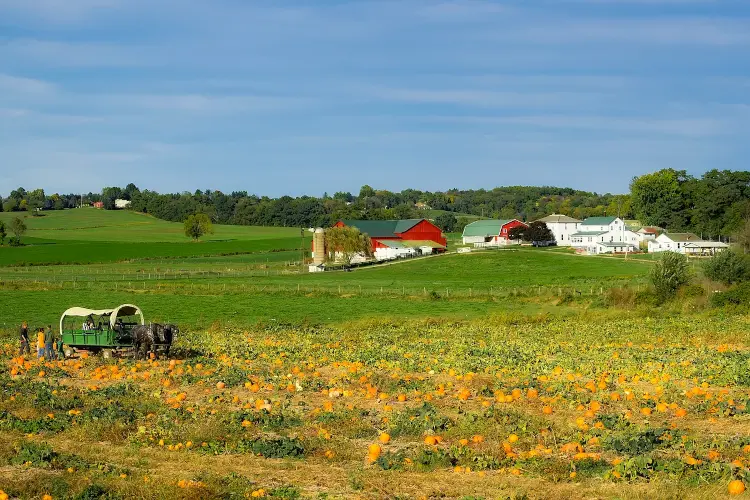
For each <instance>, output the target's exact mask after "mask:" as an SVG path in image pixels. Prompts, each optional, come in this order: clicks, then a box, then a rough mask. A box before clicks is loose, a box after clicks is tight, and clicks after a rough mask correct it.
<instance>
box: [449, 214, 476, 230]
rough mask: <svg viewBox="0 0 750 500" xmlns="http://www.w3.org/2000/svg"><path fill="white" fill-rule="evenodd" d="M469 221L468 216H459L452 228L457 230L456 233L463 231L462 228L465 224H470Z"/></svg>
mask: <svg viewBox="0 0 750 500" xmlns="http://www.w3.org/2000/svg"><path fill="white" fill-rule="evenodd" d="M471 222H472V221H470V220H469V219H468V218H466V217H459V218H458V219H457V220H456V225H455V226H454V228H453V230H454V231H455V232H457V233H463V232H464V228H465V227H466V226H468V225H469V224H470V223H471Z"/></svg>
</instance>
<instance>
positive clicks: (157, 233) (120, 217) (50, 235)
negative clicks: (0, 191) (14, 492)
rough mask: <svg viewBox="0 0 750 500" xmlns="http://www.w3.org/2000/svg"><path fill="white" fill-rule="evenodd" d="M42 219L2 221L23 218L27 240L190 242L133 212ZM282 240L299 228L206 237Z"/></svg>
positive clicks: (222, 231)
mask: <svg viewBox="0 0 750 500" xmlns="http://www.w3.org/2000/svg"><path fill="white" fill-rule="evenodd" d="M43 213H44V216H42V217H33V216H31V215H28V214H26V213H24V212H20V213H9V212H0V220H2V221H4V222H6V224H7V223H8V222H10V221H11V220H12V219H13V218H14V217H16V216H19V214H22V215H20V216H21V217H22V218H23V220H24V222H26V226H27V227H28V233H27V234H26V236H27V237H32V238H38V239H41V240H47V241H56V240H65V241H70V240H74V241H85V242H93V241H101V242H113V241H117V242H123V243H153V242H173V243H184V242H185V241H187V238H186V237H185V233H184V230H183V226H182V224H180V223H178V222H167V221H163V220H159V219H155V218H154V217H151V216H149V215H145V214H140V213H136V212H131V211H130V210H97V209H95V208H75V209H72V210H60V211H49V212H43ZM280 238H296V239H297V240H299V239H300V230H299V228H287V227H250V226H222V225H215V226H214V234H210V235H206V236H205V237H204V238H202V239H203V241H221V242H226V241H236V240H241V241H248V240H251V241H252V240H267V239H280Z"/></svg>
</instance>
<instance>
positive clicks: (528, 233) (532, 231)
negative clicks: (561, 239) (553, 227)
mask: <svg viewBox="0 0 750 500" xmlns="http://www.w3.org/2000/svg"><path fill="white" fill-rule="evenodd" d="M523 239H524V240H526V241H555V235H554V234H552V231H550V229H549V228H548V227H547V224H545V223H544V222H540V221H536V222H532V223H531V224H529V227H528V229H526V230H525V231H524V232H523Z"/></svg>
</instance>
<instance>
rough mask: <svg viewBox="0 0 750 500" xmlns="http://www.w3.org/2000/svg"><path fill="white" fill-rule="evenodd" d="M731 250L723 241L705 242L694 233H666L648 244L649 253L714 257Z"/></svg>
mask: <svg viewBox="0 0 750 500" xmlns="http://www.w3.org/2000/svg"><path fill="white" fill-rule="evenodd" d="M727 248H729V245H727V244H726V243H722V242H721V241H704V240H703V239H702V238H701V237H700V236H697V235H695V234H693V233H669V234H667V233H664V234H660V235H659V236H658V237H657V238H656V240H654V241H649V242H648V251H649V252H677V253H684V254H690V255H713V254H715V253H718V252H721V251H723V250H726V249H727Z"/></svg>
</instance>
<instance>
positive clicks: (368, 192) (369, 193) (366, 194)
mask: <svg viewBox="0 0 750 500" xmlns="http://www.w3.org/2000/svg"><path fill="white" fill-rule="evenodd" d="M373 196H375V190H374V189H373V188H372V187H370V186H369V185H367V184H365V185H364V186H362V187H361V188H359V199H360V200H364V199H365V198H371V197H373Z"/></svg>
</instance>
